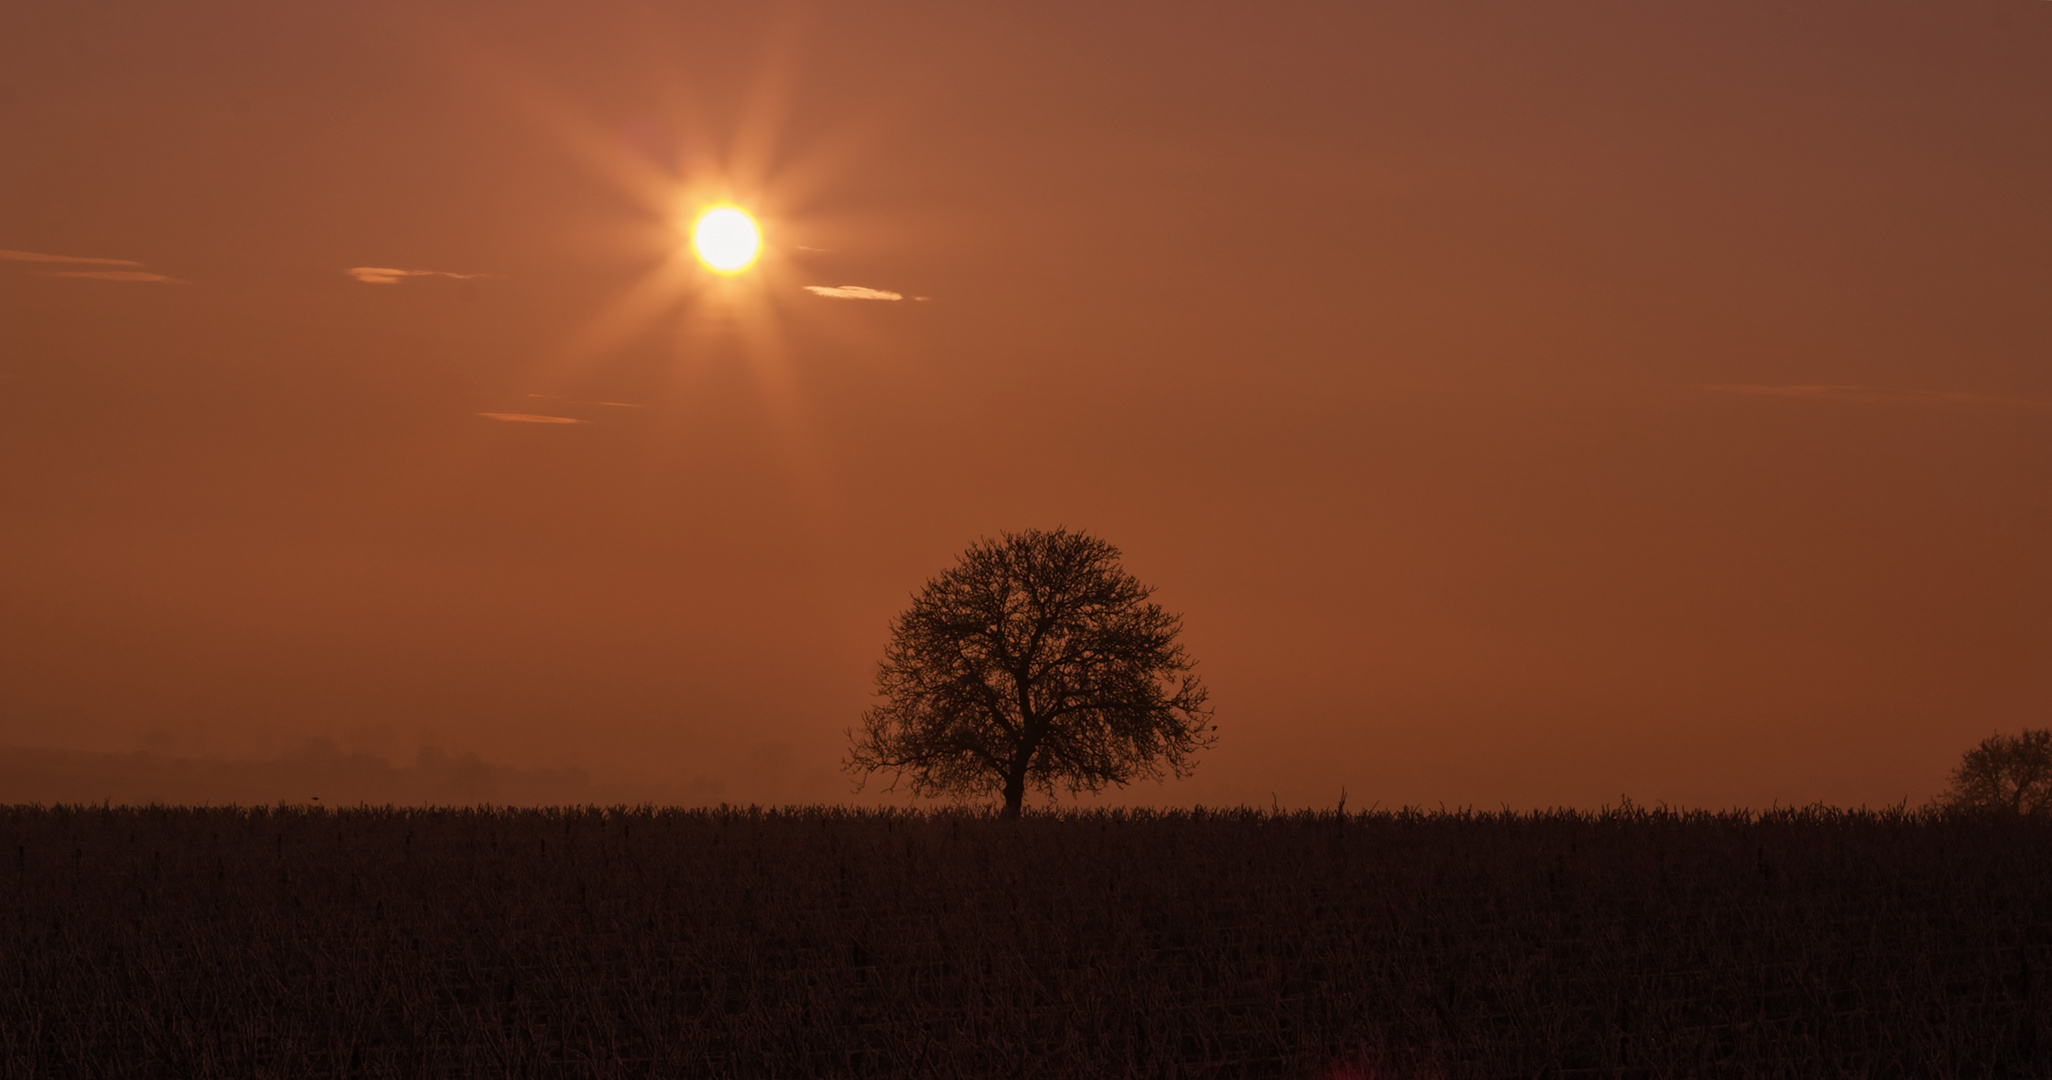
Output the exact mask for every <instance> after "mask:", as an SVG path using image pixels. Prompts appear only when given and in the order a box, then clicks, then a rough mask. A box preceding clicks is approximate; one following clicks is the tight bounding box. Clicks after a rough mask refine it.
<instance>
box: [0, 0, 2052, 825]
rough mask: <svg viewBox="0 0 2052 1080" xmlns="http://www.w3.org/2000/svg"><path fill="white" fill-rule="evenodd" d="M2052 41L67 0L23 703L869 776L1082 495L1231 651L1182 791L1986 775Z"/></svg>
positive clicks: (1140, 796)
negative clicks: (762, 253)
mask: <svg viewBox="0 0 2052 1080" xmlns="http://www.w3.org/2000/svg"><path fill="white" fill-rule="evenodd" d="M2048 58H2052V4H2048V3H2043V2H2032V0H2002V2H1982V0H1957V2H1949V3H1943V4H1940V3H1922V2H1919V3H1903V2H1896V0H1887V2H1876V0H1861V2H1857V3H1853V2H1826V3H1806V4H1801V5H1790V4H1784V3H1779V2H1772V3H1769V2H1737V3H1719V4H1687V5H1684V4H1657V5H1655V4H1644V3H1624V2H1616V3H1596V2H1575V3H1566V4H1544V5H1537V4H1509V3H1488V4H1480V3H1460V2H1447V0H1430V2H1422V0H1421V2H1412V3H1394V4H1329V5H1312V4H1304V5H1286V6H1283V7H1280V8H1278V7H1277V6H1275V5H1244V4H1236V5H1225V4H1202V5H1193V4H1187V3H1185V4H1128V5H1103V4H1087V3H1037V4H1030V5H964V4H953V3H931V4H886V5H814V6H804V5H795V6H790V7H787V8H783V9H778V10H775V11H770V10H769V9H767V8H764V9H761V10H758V9H757V8H756V6H754V5H681V4H671V5H657V4H637V3H615V2H610V0H608V2H598V3H584V4H578V5H562V4H536V3H524V4H523V3H508V2H504V0H493V2H491V3H482V2H479V3H471V4H457V3H444V4H433V5H422V4H412V3H404V4H402V3H396V2H390V3H360V4H347V5H327V6H325V7H319V8H310V7H308V6H306V5H283V6H281V5H276V4H261V3H255V2H250V3H229V2H220V0H204V2H202V3H198V4H191V5H178V6H175V7H174V6H165V5H147V4H127V3H113V2H109V3H104V4H100V3H96V4H91V5H81V4H35V5H16V6H15V7H14V8H12V9H10V10H9V11H8V13H7V14H6V15H5V16H4V17H0V146H4V147H5V152H4V153H0V249H5V251H6V252H7V253H8V254H0V402H4V403H5V420H4V422H0V507H4V509H0V554H4V562H0V743H4V744H14V745H32V746H49V747H58V748H67V749H80V750H132V749H138V748H144V747H149V748H153V749H156V750H158V751H161V752H169V753H175V754H181V755H190V756H214V757H245V758H246V757H264V756H269V755H277V754H289V753H292V752H294V751H295V750H296V749H297V748H298V747H300V746H301V745H302V744H303V743H304V742H305V740H306V739H308V738H316V737H318V738H327V739H330V740H333V741H334V742H335V743H336V744H337V745H339V746H341V747H343V748H344V749H351V750H363V751H369V752H374V753H379V754H385V755H388V756H391V757H393V758H395V759H397V760H402V761H407V760H411V758H412V755H413V753H414V752H415V750H416V749H417V748H418V747H420V746H422V745H429V746H436V747H442V748H445V749H447V750H449V751H450V752H452V753H465V752H472V753H477V754H479V755H481V756H483V757H484V758H485V759H487V760H489V761H494V762H499V763H504V764H507V765H511V766H516V767H520V768H540V767H545V766H550V767H553V766H560V765H564V764H575V765H580V766H582V767H584V768H585V769H587V770H588V771H589V772H590V773H591V774H592V775H593V776H595V777H599V778H604V779H609V780H617V781H620V782H629V781H632V782H647V783H658V782H661V783H674V784H679V785H682V784H684V783H686V782H688V781H691V780H694V779H697V780H703V781H706V782H708V783H710V784H712V785H714V786H716V787H717V790H718V791H720V792H721V795H722V797H725V798H728V799H733V800H737V801H750V800H763V801H787V800H831V799H840V798H845V797H847V791H848V781H847V779H846V778H845V777H843V776H842V775H840V774H839V773H838V772H837V771H836V765H837V762H838V760H839V758H840V755H841V754H842V752H843V750H844V748H845V739H844V737H843V734H842V732H843V729H845V728H846V727H848V726H849V725H850V724H852V723H853V722H854V720H855V718H856V716H857V714H858V713H859V712H860V711H861V709H862V708H863V707H864V705H865V703H866V701H867V695H868V692H869V688H870V680H871V676H872V672H873V670H874V666H875V663H876V661H877V659H878V658H879V656H880V655H881V652H882V648H883V644H884V639H885V634H886V626H887V622H888V620H889V619H890V617H891V616H892V615H893V614H894V613H895V612H896V611H897V610H899V609H900V608H901V607H902V606H903V605H904V603H905V602H906V600H907V598H908V596H909V594H910V593H911V592H912V591H913V590H915V589H917V588H918V587H919V585H920V584H921V583H922V582H923V581H924V579H925V578H926V577H927V576H928V575H930V574H932V573H934V572H937V571H938V570H940V569H941V568H943V567H944V566H945V565H947V564H948V562H949V561H950V560H951V559H952V558H953V556H954V554H955V553H956V552H958V551H959V550H961V549H962V548H963V547H964V546H965V545H967V544H968V543H969V542H970V541H972V540H974V539H976V538H977V537H979V536H984V535H994V534H995V533H996V532H997V531H999V530H1002V529H1018V528H1023V527H1028V526H1041V527H1052V526H1055V525H1058V524H1059V525H1067V526H1070V527H1075V528H1084V529H1088V530H1091V531H1094V532H1096V533H1098V534H1100V535H1102V536H1104V537H1106V538H1107V539H1109V540H1111V541H1112V542H1113V543H1115V544H1117V545H1119V546H1120V547H1121V548H1123V549H1124V551H1125V553H1126V557H1127V565H1128V567H1129V568H1130V569H1131V570H1132V571H1134V572H1135V573H1136V574H1137V575H1139V576H1140V577H1141V578H1142V580H1144V581H1147V582H1150V583H1153V584H1155V585H1158V586H1159V588H1160V593H1159V599H1160V600H1161V601H1162V602H1163V603H1165V604H1166V605H1167V606H1169V607H1170V608H1171V609H1174V610H1180V611H1182V612H1184V613H1185V615H1186V621H1187V628H1188V629H1187V641H1188V644H1189V646H1190V648H1191V650H1192V652H1193V653H1194V654H1195V655H1196V656H1197V657H1198V659H1199V660H1200V662H1201V664H1202V667H1201V671H1202V673H1203V674H1204V676H1205V678H1206V680H1207V682H1208V683H1209V685H1210V686H1211V687H1212V690H1213V694H1214V702H1215V704H1216V706H1217V709H1218V722H1219V728H1220V736H1221V739H1220V743H1219V746H1218V748H1217V749H1216V750H1215V751H1213V752H1212V753H1211V754H1210V755H1209V756H1208V757H1207V758H1206V759H1205V760H1204V761H1203V763H1202V764H1201V765H1200V766H1199V770H1198V776H1197V778H1196V779H1194V780H1192V781H1189V782H1186V783H1182V784H1178V785H1173V786H1169V787H1156V786H1153V785H1146V786H1142V787H1139V788H1135V789H1131V790H1129V791H1128V792H1126V793H1125V794H1124V795H1123V796H1122V798H1123V799H1125V800H1128V801H1133V802H1177V803H1187V802H1191V801H1207V802H1240V801H1251V802H1259V803H1262V804H1267V803H1268V802H1269V800H1270V798H1271V793H1273V797H1274V798H1276V799H1278V800H1279V801H1280V802H1282V803H1283V804H1284V805H1291V804H1295V805H1306V804H1320V803H1324V804H1329V803H1330V802H1332V801H1333V800H1334V799H1335V798H1336V797H1337V796H1338V792H1339V790H1340V788H1341V787H1342V786H1345V787H1346V788H1347V790H1348V791H1349V798H1350V804H1351V805H1361V806H1365V805H1369V804H1371V803H1375V802H1380V803H1381V804H1382V805H1385V806H1388V805H1394V804H1403V803H1419V804H1427V805H1431V804H1437V803H1440V802H1446V803H1448V804H1464V803H1472V804H1475V805H1478V806H1484V807H1494V806H1496V805H1499V804H1503V803H1508V804H1510V805H1513V806H1521V807H1529V806H1535V805H1546V804H1574V805H1582V806H1593V805H1597V804H1600V803H1602V802H1605V801H1614V800H1615V799H1616V798H1617V797H1618V796H1619V795H1620V794H1629V795H1630V796H1631V797H1632V798H1634V799H1636V800H1638V801H1641V802H1648V803H1650V802H1654V801H1657V800H1665V801H1668V802H1670V803H1678V804H1685V805H1706V806H1724V805H1733V804H1750V805H1765V804H1767V803H1769V802H1772V801H1777V800H1778V801H1780V802H1782V803H1789V802H1809V801H1812V800H1826V801H1830V802H1836V803H1843V804H1857V803H1862V802H1864V803H1883V802H1888V803H1892V802H1895V801H1897V800H1900V799H1903V798H1908V799H1910V800H1911V801H1912V802H1920V801H1922V800H1923V799H1925V798H1927V797H1929V796H1930V795H1931V794H1933V793H1935V791H1936V790H1937V789H1938V788H1939V787H1940V786H1941V785H1942V783H1943V781H1944V778H1945V774H1946V772H1947V770H1948V769H1949V768H1950V766H1951V764H1952V763H1953V762H1954V761H1956V760H1957V756H1958V754H1959V753H1960V752H1961V751H1962V750H1963V749H1965V748H1966V747H1967V746H1969V745H1971V744H1972V743H1973V742H1975V741H1976V740H1978V739H1979V738H1980V737H1982V736H1984V735H1986V734H1987V733H1988V732H1990V731H1992V730H1996V729H2004V730H2015V729H2016V728H2018V727H2020V726H2023V725H2026V724H2029V725H2034V726H2043V725H2045V724H2046V723H2047V722H2048V721H2052V559H2048V558H2047V555H2046V553H2047V552H2048V551H2052V355H2048V342H2052V200H2048V199H2047V198H2046V193H2047V192H2052V139H2048V138H2047V133H2048V132H2052V62H2048ZM709 194H710V195H719V194H725V195H729V196H731V197H733V198H734V199H736V200H737V201H739V202H741V203H742V204H743V205H746V206H749V207H751V208H753V209H756V210H757V211H759V212H760V213H761V215H762V216H763V218H764V223H765V230H766V237H767V243H768V253H767V255H766V257H765V259H764V261H763V263H762V264H761V265H760V266H759V267H758V268H757V269H756V270H754V271H751V272H750V273H749V274H747V275H743V276H742V277H741V278H739V279H736V280H734V281H732V282H729V283H728V284H727V286H725V287H721V288H715V287H712V286H711V284H710V283H709V282H708V281H707V280H706V279H705V277H704V276H703V275H701V274H698V273H696V272H686V273H674V272H669V271H666V270H665V269H664V267H665V264H666V262H667V261H668V260H669V259H670V258H671V257H672V255H673V253H674V252H675V250H676V247H677V244H678V243H679V233H678V223H677V221H676V220H675V218H676V213H678V212H680V211H681V210H686V209H689V208H691V207H694V206H695V205H697V204H696V203H695V202H694V201H692V200H694V199H697V198H699V197H701V196H705V195H709ZM31 255H33V256H59V257H63V258H65V259H70V260H74V261H53V260H51V259H43V258H30V257H28V256H31ZM83 260H112V261H99V262H94V261H83ZM352 268H372V272H363V271H359V272H358V273H357V274H355V275H351V274H350V273H347V272H346V271H349V270H351V269H352ZM379 269H383V270H416V271H434V272H436V273H432V274H414V275H399V276H396V279H391V278H393V277H395V276H393V275H380V274H378V273H376V272H375V271H376V270H379ZM449 275H479V276H462V277H458V276H449ZM380 277H384V278H387V280H378V279H379V278H380ZM364 278H370V279H371V280H363V279H364ZM806 286H829V287H832V286H861V287H863V288H865V289H873V290H879V291H884V292H890V293H896V294H899V295H901V296H902V297H903V299H899V300H884V299H850V298H843V297H834V296H824V295H819V294H816V293H813V292H808V291H806V288H805V287H806ZM914 297H927V298H929V299H926V300H916V299H913V298H914ZM606 403H611V404H606ZM481 414H501V415H507V416H512V415H530V416H549V417H558V418H565V419H572V420H581V421H585V422H584V423H531V422H522V421H518V420H503V419H494V418H492V417H490V416H488V415H481ZM701 789H702V790H711V788H707V787H705V785H703V784H702V785H701Z"/></svg>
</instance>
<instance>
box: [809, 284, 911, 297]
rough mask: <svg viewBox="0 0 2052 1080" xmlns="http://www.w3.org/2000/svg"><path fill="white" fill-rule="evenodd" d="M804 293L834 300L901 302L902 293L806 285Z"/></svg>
mask: <svg viewBox="0 0 2052 1080" xmlns="http://www.w3.org/2000/svg"><path fill="white" fill-rule="evenodd" d="M805 291H806V292H809V293H812V294H813V295H815V296H825V297H831V298H832V299H835V300H903V299H904V298H905V294H904V293H894V292H891V291H890V290H888V289H872V288H870V287H869V286H867V285H807V286H806V287H805Z"/></svg>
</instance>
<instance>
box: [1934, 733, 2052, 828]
mask: <svg viewBox="0 0 2052 1080" xmlns="http://www.w3.org/2000/svg"><path fill="white" fill-rule="evenodd" d="M1942 801H1943V802H1944V804H1945V805H1947V806H1951V807H1956V808H1958V809H1962V810H2000V811H2006V812H2008V813H2012V814H2043V813H2052V730H2033V729H2030V728H2025V729H2024V730H2023V732H2022V733H2021V734H2017V735H2001V734H1996V735H1990V736H1988V737H1987V738H1985V739H1982V740H1981V744H1980V745H1979V746H1976V747H1974V748H1973V749H1971V750H1969V751H1967V752H1966V756H1965V757H1963V758H1961V759H1960V763H1959V768H1957V769H1954V770H1953V771H1952V786H1951V787H1950V788H1948V789H1947V790H1946V792H1945V795H1944V796H1943V799H1942Z"/></svg>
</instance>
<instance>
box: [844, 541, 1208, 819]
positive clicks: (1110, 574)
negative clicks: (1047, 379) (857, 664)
mask: <svg viewBox="0 0 2052 1080" xmlns="http://www.w3.org/2000/svg"><path fill="white" fill-rule="evenodd" d="M1152 595H1153V590H1152V589H1150V588H1148V587H1147V586H1144V585H1142V584H1140V582H1139V581H1137V580H1135V579H1134V578H1133V576H1132V575H1131V574H1128V573H1126V572H1125V570H1123V569H1122V568H1120V566H1119V551H1118V549H1117V548H1115V547H1113V546H1112V545H1110V544H1108V543H1106V542H1104V541H1103V540H1099V539H1097V538H1096V537H1094V536H1090V535H1087V534H1085V533H1081V532H1069V531H1067V530H1065V529H1056V530H1055V531H1053V532H1042V531H1040V530H1038V529H1032V530H1028V531H1026V532H1023V533H1017V534H1013V533H1006V534H1004V535H1003V537H1002V538H1001V539H998V540H984V541H980V542H978V543H977V544H975V545H974V546H972V547H970V548H969V550H967V551H965V552H963V553H962V555H961V557H960V559H959V560H958V561H957V563H956V565H955V566H954V567H953V568H952V569H949V570H947V571H946V572H944V573H942V574H941V575H940V576H939V577H937V578H934V579H933V580H931V581H928V582H927V583H926V587H925V588H924V589H923V590H921V591H920V593H919V594H918V595H917V596H915V597H914V598H913V600H912V606H911V607H910V608H909V609H907V610H906V611H905V613H904V614H902V615H900V616H899V617H898V618H897V619H896V620H895V621H894V622H893V623H892V625H891V640H890V644H889V645H888V646H886V647H885V649H884V658H883V663H882V665H881V666H880V668H879V670H878V672H877V676H876V696H877V697H878V698H880V699H881V700H880V701H879V702H878V703H877V704H876V705H875V706H874V707H873V708H871V709H869V710H868V711H867V712H865V713H864V714H863V716H862V727H861V729H860V731H859V732H858V731H855V730H851V731H849V733H848V735H849V741H850V743H851V749H850V751H849V753H848V757H847V760H846V761H845V762H844V763H843V768H845V769H846V770H848V771H849V772H855V773H860V774H861V777H860V780H859V781H858V787H859V786H860V783H861V782H866V781H867V779H868V777H869V776H870V775H871V774H874V773H876V772H878V771H887V772H891V773H892V774H893V779H892V780H891V783H890V785H889V787H888V788H887V789H886V790H889V789H891V788H895V787H896V786H897V785H898V784H899V783H901V782H903V783H907V784H909V786H910V789H911V791H912V793H913V794H914V795H918V796H945V795H970V796H973V795H984V794H998V795H1002V796H1003V798H1004V804H1005V809H1004V812H1005V816H1006V817H1012V818H1016V817H1018V816H1019V808H1020V804H1021V802H1022V801H1023V800H1024V798H1025V795H1026V790H1027V789H1028V788H1033V789H1035V790H1038V791H1044V792H1046V793H1047V794H1049V795H1053V794H1054V792H1055V789H1056V788H1057V787H1061V788H1066V789H1067V790H1068V791H1070V792H1071V793H1077V792H1085V791H1089V792H1097V791H1102V790H1104V788H1105V787H1106V786H1107V785H1118V786H1124V785H1125V784H1128V783H1131V782H1132V781H1134V780H1136V779H1140V778H1143V777H1145V778H1150V779H1158V778H1160V777H1162V776H1163V775H1164V773H1165V772H1166V773H1170V774H1173V775H1175V776H1177V777H1183V776H1188V775H1189V774H1190V771H1191V769H1192V767H1193V760H1194V757H1195V755H1196V754H1197V752H1198V751H1199V750H1203V749H1205V748H1208V747H1209V746H1211V745H1212V743H1213V742H1214V741H1215V739H1216V736H1215V735H1214V734H1213V732H1214V731H1215V730H1216V729H1215V728H1214V726H1213V725H1212V724H1211V710H1210V709H1209V708H1208V707H1207V706H1206V704H1205V700H1206V691H1205V688H1204V684H1203V683H1202V682H1201V681H1199V679H1198V678H1197V676H1196V675H1195V674H1193V673H1192V668H1193V667H1194V666H1195V665H1194V664H1193V662H1192V661H1191V660H1190V658H1189V656H1188V654H1186V653H1185V652H1184V650H1183V647H1182V645H1180V644H1179V643H1178V642H1177V641H1176V636H1177V635H1178V634H1179V633H1180V632H1181V631H1182V619H1181V617H1180V616H1176V615H1171V614H1169V613H1168V612H1166V611H1163V610H1162V609H1161V605H1159V604H1155V603H1152V602H1150V600H1149V597H1151V596H1152Z"/></svg>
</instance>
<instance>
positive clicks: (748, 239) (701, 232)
mask: <svg viewBox="0 0 2052 1080" xmlns="http://www.w3.org/2000/svg"><path fill="white" fill-rule="evenodd" d="M691 246H692V248H693V249H694V250H696V251H697V252H698V257H699V259H701V260H702V261H704V263H705V265H707V266H710V267H712V268H713V269H714V270H717V271H719V272H720V273H722V274H734V273H739V272H740V271H743V270H746V269H748V264H750V263H752V262H754V261H755V255H756V252H758V251H761V250H762V231H761V230H759V229H757V228H756V227H755V219H754V218H751V217H749V216H748V215H747V213H745V212H744V211H742V210H739V209H736V208H735V207H732V206H716V207H714V208H712V209H711V210H707V211H706V212H705V213H703V214H700V215H699V216H698V222H697V223H696V224H694V225H692V226H691Z"/></svg>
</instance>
